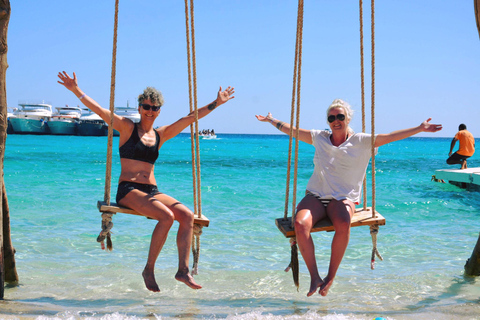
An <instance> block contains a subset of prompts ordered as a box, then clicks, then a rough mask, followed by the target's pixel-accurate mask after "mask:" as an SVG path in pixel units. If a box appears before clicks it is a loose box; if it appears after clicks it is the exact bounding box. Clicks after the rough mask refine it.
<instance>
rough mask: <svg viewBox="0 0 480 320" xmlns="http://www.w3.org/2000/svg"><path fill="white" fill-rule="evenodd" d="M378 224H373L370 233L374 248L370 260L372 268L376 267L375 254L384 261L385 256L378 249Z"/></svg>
mask: <svg viewBox="0 0 480 320" xmlns="http://www.w3.org/2000/svg"><path fill="white" fill-rule="evenodd" d="M378 229H379V227H378V225H377V224H375V225H372V226H370V235H371V236H372V244H373V248H372V258H371V260H370V268H371V269H372V270H373V269H375V256H377V257H378V259H380V260H382V261H383V257H382V255H381V254H380V252H378V250H377V234H378Z"/></svg>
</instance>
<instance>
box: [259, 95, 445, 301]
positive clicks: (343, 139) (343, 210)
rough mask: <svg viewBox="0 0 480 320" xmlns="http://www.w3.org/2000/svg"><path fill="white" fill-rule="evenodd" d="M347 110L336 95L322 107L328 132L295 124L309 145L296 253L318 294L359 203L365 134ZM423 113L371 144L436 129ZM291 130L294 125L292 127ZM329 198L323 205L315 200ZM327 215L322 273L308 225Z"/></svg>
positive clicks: (367, 152) (286, 127)
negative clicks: (330, 231)
mask: <svg viewBox="0 0 480 320" xmlns="http://www.w3.org/2000/svg"><path fill="white" fill-rule="evenodd" d="M352 115H353V111H352V109H351V108H350V105H349V104H348V103H346V102H345V101H343V100H341V99H336V100H334V101H333V102H332V104H331V105H330V106H329V107H328V109H327V121H328V124H329V126H330V130H331V133H330V132H329V131H326V130H305V129H299V139H300V141H303V142H306V143H308V144H312V145H313V146H314V147H315V156H314V159H313V162H314V165H315V167H314V171H313V174H312V176H311V178H310V180H309V181H308V184H307V190H306V196H305V197H304V198H303V199H302V200H301V201H300V203H299V204H298V205H297V209H296V210H297V212H296V215H295V234H296V239H297V243H298V246H299V248H300V252H301V254H302V257H303V259H304V261H305V264H306V265H307V269H308V271H309V273H310V290H309V291H308V293H307V296H311V295H313V294H314V293H315V292H316V291H317V290H318V293H319V294H321V295H322V296H326V295H327V294H328V290H329V289H330V287H331V286H332V284H333V280H334V278H335V276H336V274H337V270H338V268H339V266H340V263H341V261H342V259H343V256H344V254H345V251H346V249H347V246H348V242H349V239H350V222H351V219H352V216H353V214H354V213H355V205H356V204H359V202H360V196H361V188H362V183H363V179H364V178H365V172H366V169H367V166H368V163H369V161H370V156H371V141H372V140H371V135H370V134H366V133H355V132H353V130H352V129H351V128H350V126H349V123H350V121H351V119H352ZM256 117H257V119H258V120H259V121H262V122H269V123H271V124H272V125H274V126H275V127H276V128H277V129H278V130H280V131H281V132H283V133H286V134H290V124H288V123H285V122H282V121H280V120H277V119H275V118H273V116H272V114H271V113H268V114H267V116H260V115H256ZM430 120H431V119H430V118H429V119H427V120H426V121H424V122H423V123H421V124H420V125H419V126H416V127H413V128H410V129H403V130H398V131H394V132H392V133H388V134H378V135H376V136H375V142H374V147H375V148H378V147H380V146H383V145H385V144H387V143H390V142H393V141H397V140H402V139H405V138H408V137H410V136H412V135H415V134H417V133H420V132H437V131H439V130H441V129H442V126H441V125H438V124H430V123H429V121H430ZM293 130H294V131H293V134H295V130H296V128H293ZM324 199H328V200H330V202H329V203H328V204H327V205H324V204H323V203H322V201H321V200H324ZM326 217H328V218H330V220H331V221H332V223H333V226H334V228H335V235H334V236H333V240H332V244H331V255H330V265H329V268H328V274H327V276H326V277H325V278H324V279H322V278H321V277H320V275H319V273H318V268H317V261H316V259H315V246H314V243H313V240H312V236H311V232H310V230H311V229H312V227H313V226H314V225H315V224H316V223H317V222H318V221H319V220H321V219H324V218H326Z"/></svg>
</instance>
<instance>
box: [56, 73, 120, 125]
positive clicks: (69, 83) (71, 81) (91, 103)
mask: <svg viewBox="0 0 480 320" xmlns="http://www.w3.org/2000/svg"><path fill="white" fill-rule="evenodd" d="M58 78H59V79H60V81H57V82H58V83H60V84H61V85H63V86H64V87H65V88H67V89H68V90H70V91H72V92H73V94H75V95H76V96H77V98H79V99H80V101H82V103H83V104H84V105H85V106H86V107H87V108H88V109H90V110H92V111H93V112H95V113H96V114H98V115H99V116H100V117H101V118H102V119H103V121H105V122H106V123H110V110H108V109H105V108H102V107H101V106H100V105H99V104H98V103H97V102H96V101H95V100H93V99H92V98H90V97H89V96H87V95H86V94H85V93H84V92H83V91H82V90H81V89H80V88H79V86H78V83H77V75H76V74H75V72H74V73H73V78H71V77H70V76H69V75H68V74H67V73H66V72H65V71H63V72H59V73H58ZM122 122H125V121H123V117H119V116H117V115H115V114H114V118H113V128H114V129H116V130H118V131H121V127H122V126H123V125H124V124H123V123H122Z"/></svg>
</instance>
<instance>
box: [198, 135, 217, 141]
mask: <svg viewBox="0 0 480 320" xmlns="http://www.w3.org/2000/svg"><path fill="white" fill-rule="evenodd" d="M198 137H199V138H200V139H203V140H211V139H217V135H216V134H209V135H200V136H198Z"/></svg>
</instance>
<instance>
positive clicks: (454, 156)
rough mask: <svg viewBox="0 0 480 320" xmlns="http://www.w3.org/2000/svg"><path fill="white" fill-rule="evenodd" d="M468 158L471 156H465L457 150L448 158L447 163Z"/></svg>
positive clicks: (455, 162)
mask: <svg viewBox="0 0 480 320" xmlns="http://www.w3.org/2000/svg"><path fill="white" fill-rule="evenodd" d="M468 158H470V156H463V155H461V154H459V153H456V152H455V153H454V154H452V155H451V156H450V157H449V158H448V159H447V164H457V163H462V162H463V161H464V160H467V159H468Z"/></svg>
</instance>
